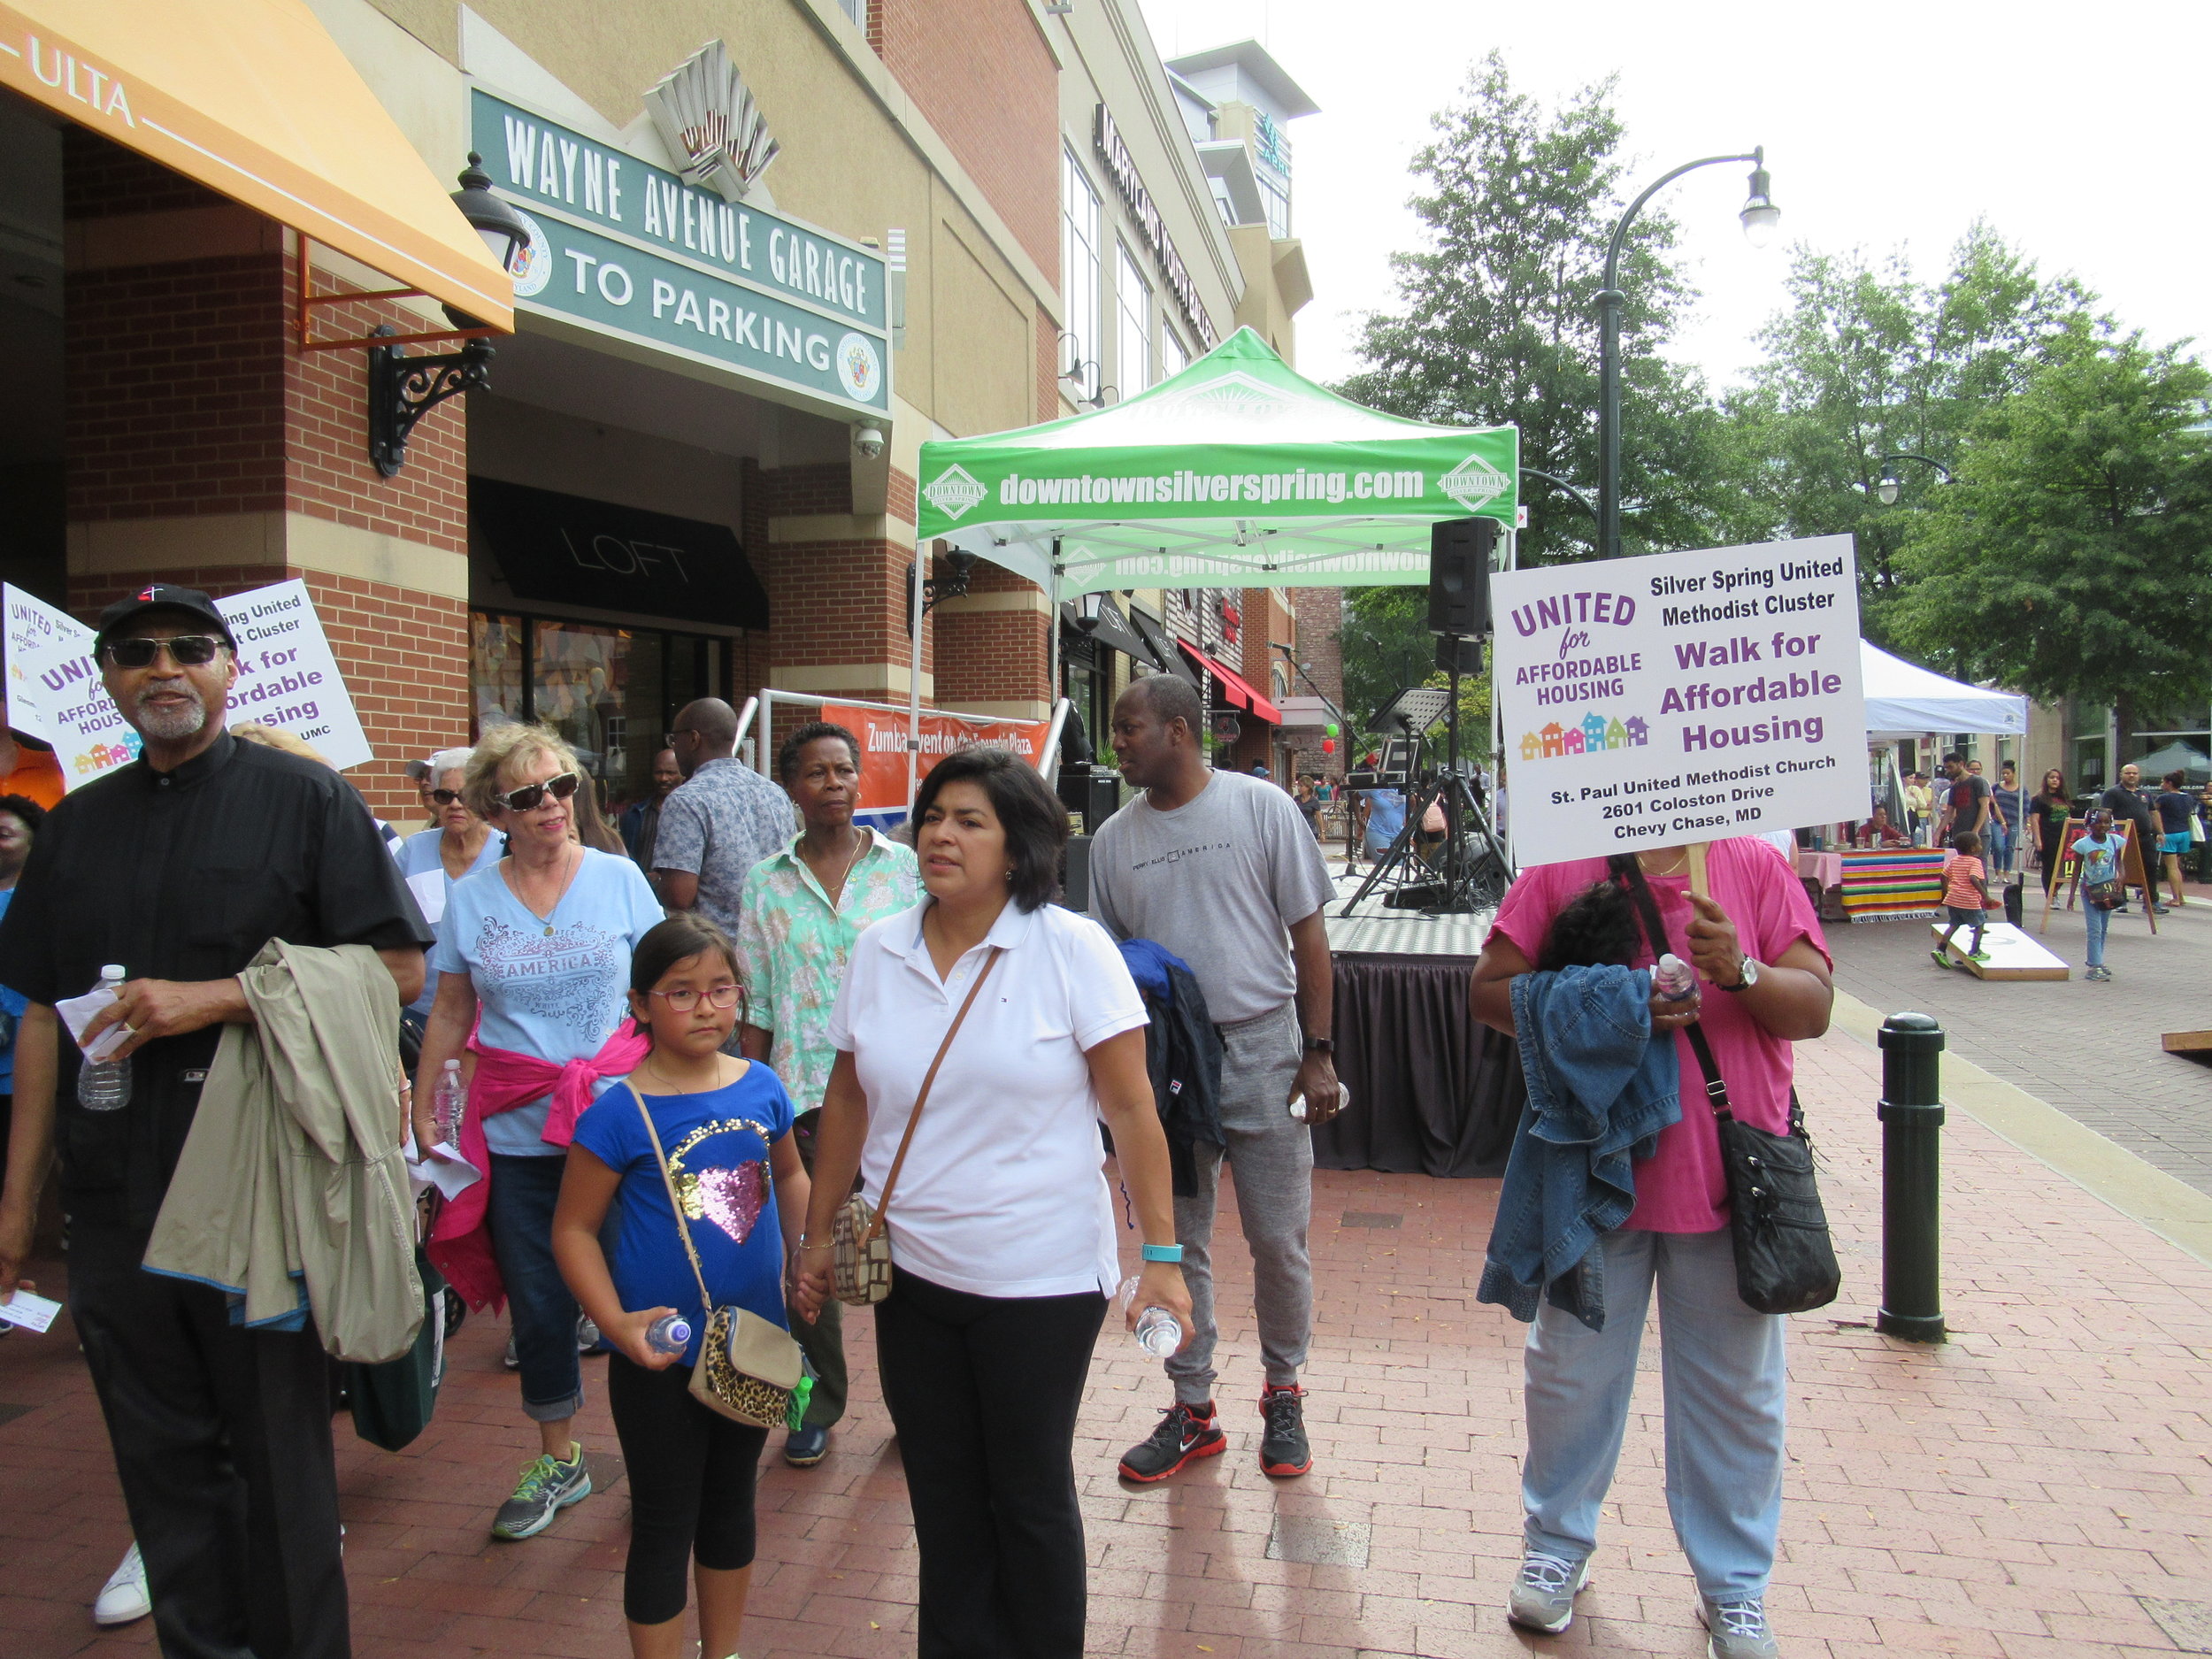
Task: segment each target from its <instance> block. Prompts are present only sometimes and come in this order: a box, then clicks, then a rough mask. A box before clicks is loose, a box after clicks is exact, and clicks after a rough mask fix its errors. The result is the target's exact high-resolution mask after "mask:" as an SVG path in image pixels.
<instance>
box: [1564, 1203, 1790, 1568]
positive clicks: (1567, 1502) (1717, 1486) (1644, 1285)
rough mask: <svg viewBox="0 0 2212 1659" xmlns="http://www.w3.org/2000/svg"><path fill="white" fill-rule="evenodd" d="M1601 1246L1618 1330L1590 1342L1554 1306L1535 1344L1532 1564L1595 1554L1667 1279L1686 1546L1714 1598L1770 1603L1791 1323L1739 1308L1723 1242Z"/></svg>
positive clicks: (1614, 1238)
mask: <svg viewBox="0 0 2212 1659" xmlns="http://www.w3.org/2000/svg"><path fill="white" fill-rule="evenodd" d="M1603 1245H1604V1250H1605V1262H1604V1267H1605V1329H1604V1330H1602V1331H1592V1330H1591V1329H1589V1328H1588V1327H1587V1326H1586V1325H1584V1324H1583V1323H1582V1322H1581V1321H1580V1320H1578V1319H1577V1318H1576V1317H1574V1316H1573V1315H1572V1314H1570V1313H1566V1312H1563V1311H1562V1310H1559V1309H1557V1308H1555V1307H1553V1306H1552V1305H1551V1303H1550V1302H1545V1303H1544V1304H1543V1306H1542V1309H1541V1310H1540V1311H1539V1313H1538V1314H1537V1316H1536V1323H1535V1324H1534V1325H1532V1327H1530V1330H1529V1333H1528V1347H1527V1350H1526V1352H1525V1355H1524V1358H1523V1374H1524V1377H1525V1386H1524V1393H1523V1398H1524V1402H1525V1408H1526V1411H1527V1416H1528V1458H1527V1461H1526V1463H1525V1464H1524V1465H1523V1468H1522V1472H1521V1507H1522V1509H1523V1510H1524V1511H1525V1517H1526V1518H1525V1522H1524V1525H1523V1529H1522V1530H1523V1534H1524V1536H1525V1540H1526V1541H1527V1545H1528V1548H1531V1549H1536V1550H1541V1551H1543V1552H1544V1553H1545V1554H1547V1555H1557V1556H1559V1557H1561V1558H1562V1559H1563V1560H1566V1561H1571V1562H1579V1561H1581V1560H1582V1559H1584V1558H1585V1557H1586V1556H1587V1555H1589V1554H1590V1552H1591V1551H1592V1550H1593V1549H1594V1548H1596V1547H1597V1529H1598V1511H1599V1509H1601V1507H1602V1506H1603V1504H1604V1502H1605V1494H1606V1490H1607V1488H1608V1487H1609V1486H1611V1485H1612V1484H1613V1467H1614V1465H1615V1463H1617V1462H1618V1461H1619V1459H1620V1455H1621V1437H1622V1434H1623V1432H1624V1430H1625V1429H1626V1427H1627V1425H1628V1405H1629V1397H1630V1395H1631V1394H1632V1392H1633V1391H1634V1388H1635V1384H1636V1352H1637V1348H1639V1346H1640V1344H1641V1342H1642V1340H1643V1334H1644V1312H1645V1310H1646V1309H1647V1307H1648V1306H1649V1305H1650V1301H1651V1288H1652V1281H1653V1279H1657V1281H1658V1285H1659V1329H1660V1348H1659V1375H1660V1382H1661V1385H1662V1387H1663V1394H1664V1398H1665V1402H1666V1425H1667V1510H1668V1513H1669V1514H1670V1515H1671V1516H1672V1517H1674V1535H1675V1537H1676V1538H1677V1539H1678V1540H1680V1541H1681V1544H1682V1553H1683V1554H1684V1555H1686V1556H1688V1557H1689V1562H1690V1571H1691V1572H1692V1573H1693V1574H1694V1576H1695V1578H1696V1579H1697V1587H1698V1589H1699V1590H1700V1591H1701V1593H1702V1594H1706V1595H1708V1596H1710V1597H1712V1598H1714V1599H1715V1600H1717V1601H1729V1600H1732V1599H1735V1598H1738V1597H1741V1596H1763V1595H1765V1594H1766V1588H1767V1578H1768V1575H1769V1574H1770V1572H1771V1571H1773V1567H1774V1541H1775V1535H1776V1533H1777V1532H1778V1529H1779V1528H1780V1525H1781V1521H1782V1469H1783V1465H1784V1463H1785V1461H1786V1453H1785V1452H1784V1450H1783V1446H1782V1435H1783V1427H1784V1417H1785V1407H1786V1399H1787V1394H1788V1372H1787V1369H1786V1362H1785V1360H1784V1356H1783V1352H1782V1333H1783V1331H1784V1329H1785V1328H1786V1325H1787V1323H1788V1322H1787V1321H1786V1319H1784V1318H1783V1317H1780V1316H1779V1315H1775V1314H1763V1313H1755V1312H1753V1311H1752V1310H1750V1309H1749V1308H1747V1307H1746V1306H1745V1305H1744V1303H1743V1301H1742V1299H1741V1298H1740V1297H1739V1296H1738V1295H1737V1294H1736V1258H1735V1252H1734V1249H1733V1248H1732V1245H1731V1244H1730V1242H1729V1236H1728V1230H1727V1229H1726V1228H1725V1227H1724V1228H1722V1229H1721V1230H1720V1231H1718V1232H1717V1233H1645V1232H1640V1231H1634V1230H1631V1229H1627V1228H1620V1229H1617V1230H1615V1231H1614V1232H1611V1233H1607V1234H1606V1235H1605V1237H1604V1240H1603Z"/></svg>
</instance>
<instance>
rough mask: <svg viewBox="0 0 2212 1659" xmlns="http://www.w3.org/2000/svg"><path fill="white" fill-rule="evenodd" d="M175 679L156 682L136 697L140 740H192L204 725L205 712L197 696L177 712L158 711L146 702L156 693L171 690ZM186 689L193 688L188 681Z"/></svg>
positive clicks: (205, 719) (143, 689) (205, 722)
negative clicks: (142, 738)
mask: <svg viewBox="0 0 2212 1659" xmlns="http://www.w3.org/2000/svg"><path fill="white" fill-rule="evenodd" d="M176 685H177V682H176V681H174V680H155V681H153V682H151V683H150V684H149V685H148V686H146V687H143V688H142V690H141V691H140V692H139V694H138V722H137V724H138V733H139V735H140V736H141V737H152V738H158V739H160V740H161V741H164V742H175V741H177V740H178V739H180V738H186V737H193V736H196V735H197V734H198V733H199V731H200V728H201V727H203V726H205V725H206V724H207V710H206V708H205V706H204V705H203V704H202V703H201V702H200V700H199V699H198V698H197V697H193V699H192V701H191V702H190V703H188V704H187V705H186V706H185V707H183V708H181V709H176V710H157V709H153V708H151V707H149V706H148V704H149V700H150V698H151V697H152V696H153V695H154V694H155V693H156V692H157V691H160V692H166V691H172V690H174V689H175V687H176ZM184 688H185V690H186V691H187V692H188V693H189V692H190V691H191V689H192V687H191V684H190V682H189V681H187V682H185V686H184Z"/></svg>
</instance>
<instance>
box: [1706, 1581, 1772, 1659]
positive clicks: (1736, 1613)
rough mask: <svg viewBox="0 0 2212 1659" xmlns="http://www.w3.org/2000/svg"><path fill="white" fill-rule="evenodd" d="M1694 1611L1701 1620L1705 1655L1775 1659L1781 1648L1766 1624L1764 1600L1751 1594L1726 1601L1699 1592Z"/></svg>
mask: <svg viewBox="0 0 2212 1659" xmlns="http://www.w3.org/2000/svg"><path fill="white" fill-rule="evenodd" d="M1697 1613H1698V1617H1700V1618H1701V1619H1703V1620H1704V1621H1705V1629H1706V1632H1707V1640H1706V1643H1705V1652H1706V1654H1707V1655H1708V1659H1777V1655H1779V1654H1780V1653H1781V1651H1782V1650H1781V1649H1780V1648H1779V1647H1776V1646H1775V1645H1774V1632H1772V1631H1770V1630H1769V1629H1768V1628H1767V1609H1766V1604H1765V1603H1764V1602H1763V1601H1760V1600H1759V1598H1758V1597H1757V1596H1755V1595H1747V1596H1737V1597H1735V1598H1733V1599H1732V1600H1730V1601H1714V1600H1712V1599H1711V1598H1710V1597H1709V1596H1704V1595H1701V1596H1699V1597H1698V1599H1697Z"/></svg>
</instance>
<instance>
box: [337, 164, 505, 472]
mask: <svg viewBox="0 0 2212 1659" xmlns="http://www.w3.org/2000/svg"><path fill="white" fill-rule="evenodd" d="M483 163H484V158H483V157H481V156H480V155H478V154H477V153H476V152H475V151H474V150H471V151H470V152H469V165H468V166H467V168H466V169H465V171H464V172H463V173H462V174H461V177H460V185H461V188H459V189H457V190H456V191H455V192H454V193H453V205H454V206H455V207H457V208H458V209H459V210H460V211H461V216H462V217H463V218H464V219H467V220H468V222H469V224H470V226H471V227H472V228H473V229H474V230H475V232H476V234H478V235H480V236H481V237H482V238H483V239H484V245H485V246H486V247H487V248H488V249H489V250H491V256H492V257H493V258H494V259H495V260H496V261H497V262H498V265H499V268H500V269H501V270H503V271H504V272H506V273H507V274H508V275H510V276H516V275H519V274H520V273H521V271H522V269H523V267H524V266H525V265H526V264H527V263H528V260H529V257H530V227H529V226H528V224H527V223H526V222H525V221H524V219H523V218H522V215H520V214H519V213H518V212H516V211H515V210H514V209H513V208H511V207H510V206H509V205H508V204H506V203H504V202H503V201H502V200H500V198H499V197H497V196H494V195H493V194H492V180H491V175H490V174H489V173H486V172H485V171H484V165H483ZM310 246H311V244H310V242H309V239H308V238H307V237H306V236H304V235H303V236H301V237H300V239H299V261H300V273H299V284H300V288H299V291H300V310H299V345H300V349H301V350H303V351H328V350H332V349H337V348H341V347H346V346H366V347H367V348H368V349H369V363H368V379H369V384H368V404H369V409H368V445H369V459H370V461H371V462H372V463H373V464H374V465H375V467H376V470H377V471H378V472H380V473H382V474H383V475H384V476H385V477H386V478H393V477H396V476H397V474H398V473H399V471H400V469H401V468H402V467H403V466H405V465H407V440H408V437H409V435H410V434H412V433H413V431H414V429H415V423H416V422H417V421H419V420H420V419H422V418H423V417H424V416H425V415H426V414H428V413H429V412H430V411H432V410H433V409H435V408H436V407H437V406H438V405H439V404H440V403H444V402H445V401H446V399H447V398H449V397H453V396H458V395H459V394H460V393H463V392H472V391H479V390H481V389H483V388H486V387H488V386H489V385H490V384H491V360H492V347H491V344H490V341H491V338H492V336H494V335H495V334H497V333H498V332H499V331H498V330H497V329H495V328H492V327H489V326H487V325H485V324H484V323H481V322H479V321H478V320H477V319H475V318H473V317H471V316H470V315H468V314H467V313H466V312H465V311H456V310H455V309H454V308H453V307H452V306H450V305H447V306H444V307H442V309H443V311H445V314H446V319H447V321H449V322H450V323H451V324H452V325H453V326H452V327H450V328H443V329H434V330H430V331H428V332H426V333H421V334H401V333H400V332H399V331H398V330H397V329H395V328H392V327H389V326H380V327H378V328H375V329H373V330H372V331H371V332H370V333H369V334H366V335H363V336H360V337H357V338H354V339H349V340H313V339H311V338H310V337H309V334H310V328H311V319H312V317H313V314H314V312H315V311H316V310H317V309H318V308H319V307H323V306H330V305H350V304H354V303H357V302H359V301H363V300H379V299H405V298H414V297H419V296H420V295H421V293H422V290H421V289H420V288H376V289H372V290H367V291H363V290H358V289H357V290H354V291H352V292H349V293H342V294H317V293H316V292H315V291H314V275H313V272H312V270H311V266H310V264H309V258H308V250H309V248H310ZM449 340H457V341H459V342H462V344H461V349H459V350H457V351H448V352H442V353H438V354H435V355H430V356H424V357H410V356H408V355H407V347H408V346H409V345H411V344H419V343H423V342H435V341H449Z"/></svg>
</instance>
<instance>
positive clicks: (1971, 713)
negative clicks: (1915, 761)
mask: <svg viewBox="0 0 2212 1659" xmlns="http://www.w3.org/2000/svg"><path fill="white" fill-rule="evenodd" d="M1859 680H1860V684H1861V686H1862V687H1863V689H1864V692H1865V696H1866V734H1867V736H1868V738H1869V739H1870V740H1871V741H1875V742H1892V741H1900V740H1902V739H1905V738H1912V737H1926V736H1928V735H1929V734H1930V733H1937V734H1940V735H1942V736H1946V737H1947V736H1950V735H1951V734H1952V733H1957V732H1985V733H1995V734H1997V735H1999V736H2006V737H2022V736H2024V735H2025V734H2026V733H2027V729H2028V700H2027V699H2026V698H2025V697H2022V696H2016V695H2014V694H2012V693H2011V692H2009V691H1985V690H1983V689H1982V688H1981V687H1979V686H1968V685H1962V684H1961V683H1960V682H1959V681H1958V680H1946V679H1945V678H1944V677H1943V676H1942V675H1941V674H1939V673H1935V672H1932V671H1930V670H1928V669H1925V668H1923V667H1921V666H1920V665H1919V664H1917V663H1909V662H1907V661H1905V659H1904V658H1903V657H1892V656H1891V655H1890V654H1889V653H1888V652H1887V651H1885V650H1882V649H1878V648H1877V647H1875V646H1871V645H1869V644H1868V643H1867V642H1866V641H1864V640H1861V641H1859Z"/></svg>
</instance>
